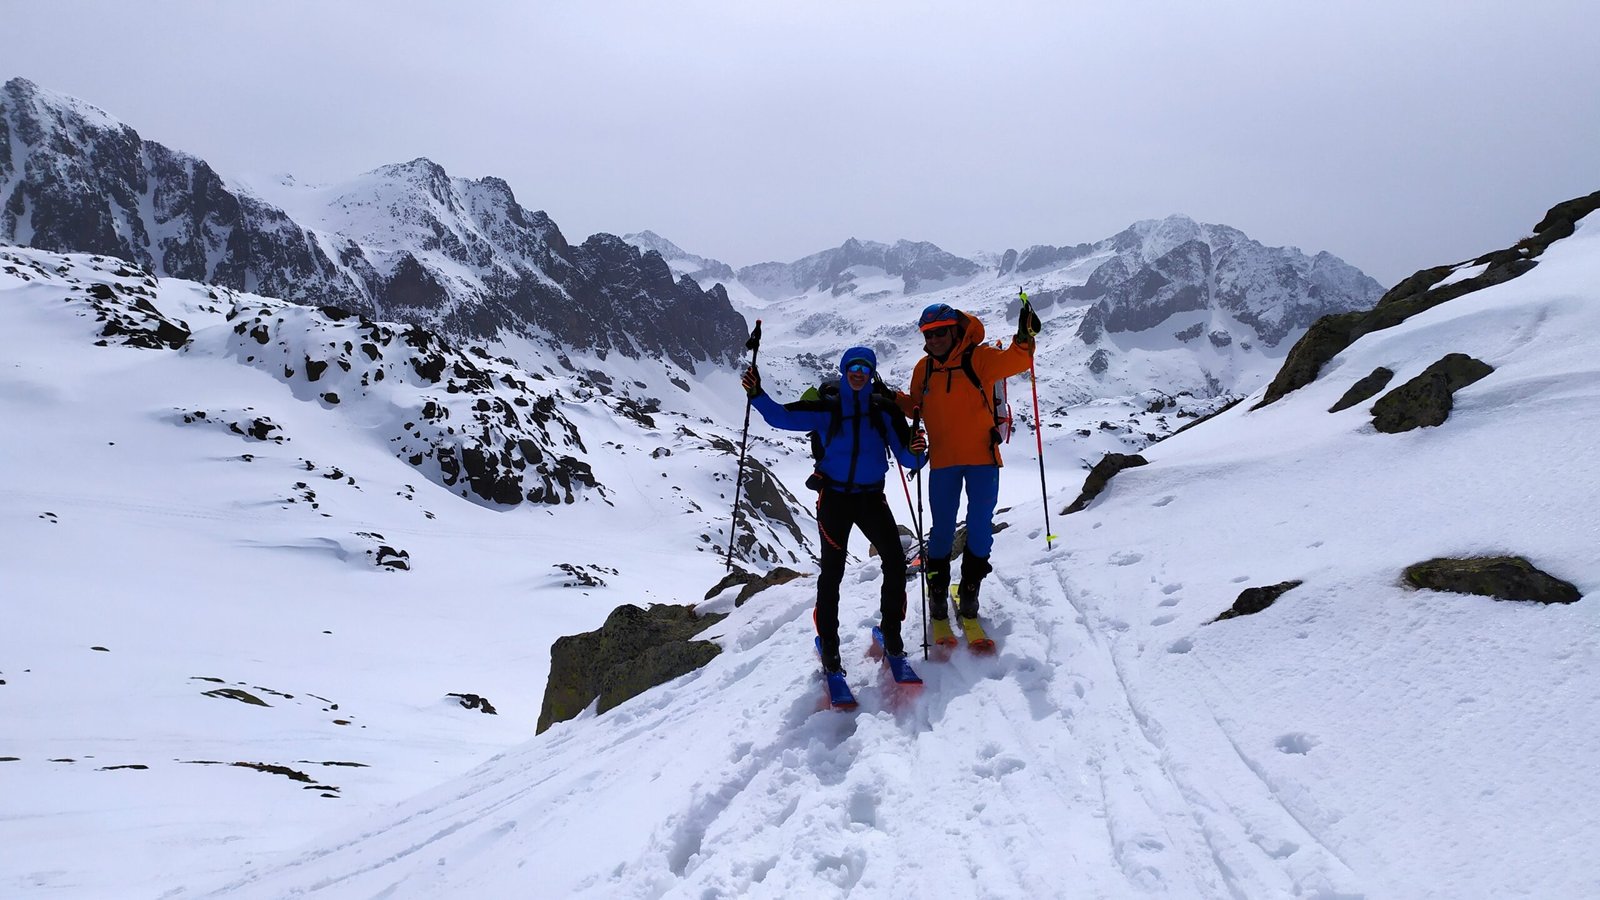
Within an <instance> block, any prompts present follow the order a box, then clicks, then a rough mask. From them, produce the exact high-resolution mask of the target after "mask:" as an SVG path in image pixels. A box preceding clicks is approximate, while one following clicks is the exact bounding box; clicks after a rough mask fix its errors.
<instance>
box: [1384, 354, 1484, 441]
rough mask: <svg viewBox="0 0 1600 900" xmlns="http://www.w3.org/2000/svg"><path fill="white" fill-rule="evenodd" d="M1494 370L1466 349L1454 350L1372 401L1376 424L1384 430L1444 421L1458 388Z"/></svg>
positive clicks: (1448, 416) (1419, 426) (1390, 430)
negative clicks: (1464, 350) (1462, 351)
mask: <svg viewBox="0 0 1600 900" xmlns="http://www.w3.org/2000/svg"><path fill="white" fill-rule="evenodd" d="M1493 371H1494V367H1493V366H1491V365H1489V364H1488V363H1486V362H1483V361H1482V360H1477V359H1473V358H1472V357H1470V356H1468V355H1466V354H1465V353H1451V354H1449V355H1447V356H1445V357H1444V358H1443V359H1441V360H1439V361H1438V362H1436V363H1434V364H1433V365H1431V366H1429V367H1428V368H1426V369H1424V370H1423V371H1422V374H1421V375H1418V376H1417V377H1415V378H1413V379H1411V380H1410V381H1408V382H1406V383H1405V384H1402V385H1400V386H1399V387H1397V388H1395V389H1394V390H1392V391H1390V392H1389V393H1387V394H1384V395H1383V396H1382V397H1381V398H1379V400H1378V402H1377V403H1374V404H1373V405H1372V427H1374V428H1376V429H1378V430H1379V431H1381V432H1383V433H1384V434H1398V433H1400V432H1402V431H1410V430H1411V429H1413V428H1426V427H1432V426H1436V425H1443V424H1444V422H1445V420H1446V419H1448V418H1450V410H1451V409H1452V408H1454V406H1455V399H1454V398H1455V392H1456V391H1459V390H1461V389H1462V388H1464V387H1466V386H1467V385H1469V384H1472V383H1473V382H1475V381H1478V380H1479V379H1481V378H1484V377H1486V376H1488V375H1489V373H1491V372H1493Z"/></svg>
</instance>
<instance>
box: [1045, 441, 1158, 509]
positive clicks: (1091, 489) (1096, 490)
mask: <svg viewBox="0 0 1600 900" xmlns="http://www.w3.org/2000/svg"><path fill="white" fill-rule="evenodd" d="M1148 462H1149V460H1146V459H1145V458H1144V457H1142V456H1140V455H1139V454H1137V453H1107V454H1106V455H1105V456H1102V457H1100V461H1099V462H1097V463H1095V464H1094V468H1093V469H1090V470H1089V477H1088V478H1085V479H1084V480H1083V492H1082V493H1081V494H1079V495H1078V499H1076V500H1074V501H1072V505H1071V506H1069V507H1067V508H1066V509H1064V510H1062V511H1061V514H1062V515H1067V514H1068V513H1075V512H1080V511H1082V510H1085V509H1088V508H1089V504H1090V503H1092V502H1093V501H1094V498H1096V497H1098V496H1100V492H1101V491H1103V490H1105V489H1106V485H1107V484H1110V483H1111V478H1112V476H1114V475H1116V474H1117V473H1118V472H1121V471H1122V470H1123V469H1130V468H1133V467H1134V466H1142V465H1145V464H1147V463H1148Z"/></svg>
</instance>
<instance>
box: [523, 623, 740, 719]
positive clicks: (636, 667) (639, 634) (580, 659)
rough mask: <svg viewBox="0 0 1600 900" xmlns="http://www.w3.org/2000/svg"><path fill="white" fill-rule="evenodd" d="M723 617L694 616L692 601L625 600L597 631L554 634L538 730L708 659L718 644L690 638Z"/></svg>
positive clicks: (608, 705) (616, 700)
mask: <svg viewBox="0 0 1600 900" xmlns="http://www.w3.org/2000/svg"><path fill="white" fill-rule="evenodd" d="M722 618H724V617H723V616H720V615H715V614H711V615H705V616H696V615H695V613H694V607H692V606H671V605H665V604H655V605H652V606H651V607H650V608H649V609H641V608H639V607H637V606H633V605H631V604H630V605H624V606H619V607H617V608H616V609H614V610H612V612H611V615H609V616H607V617H606V621H605V624H604V625H602V626H601V627H600V628H599V629H598V630H596V631H588V632H584V633H583V634H576V635H569V636H566V637H562V638H558V639H557V640H556V642H555V643H554V644H553V645H551V647H550V680H549V681H548V682H547V683H546V685H545V692H544V703H543V705H542V707H541V708H540V710H539V724H538V729H537V730H538V731H539V732H541V733H542V732H543V731H544V730H545V729H547V728H549V727H550V726H551V725H554V724H555V723H557V722H565V721H567V720H568V719H572V718H575V717H576V716H577V715H578V714H579V713H581V712H583V711H584V710H585V709H587V708H588V707H589V704H590V703H595V702H596V701H597V700H598V704H597V705H596V707H595V711H596V712H597V713H603V712H605V711H607V710H609V709H612V708H614V707H616V706H617V705H619V704H621V703H624V702H626V701H627V700H630V699H632V698H633V697H636V696H638V695H639V694H642V693H644V692H645V691H647V690H649V689H650V688H652V687H655V686H657V685H660V684H665V683H666V682H668V681H671V680H672V679H674V678H678V677H680V676H682V675H687V674H688V673H690V672H693V671H694V670H695V669H698V668H700V667H701V666H703V665H705V664H706V663H708V662H710V661H711V660H712V659H713V658H715V657H716V655H717V654H718V653H719V652H721V648H720V647H718V646H717V645H716V644H714V643H712V642H710V641H696V640H691V638H692V637H693V636H694V635H696V634H698V633H700V632H701V631H703V630H705V629H706V628H707V627H708V626H710V625H712V624H714V623H716V622H718V621H720V620H721V619H722Z"/></svg>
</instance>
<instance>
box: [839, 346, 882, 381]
mask: <svg viewBox="0 0 1600 900" xmlns="http://www.w3.org/2000/svg"><path fill="white" fill-rule="evenodd" d="M852 359H864V360H866V361H867V362H869V363H871V364H872V371H874V372H876V371H878V354H876V353H873V352H872V348H871V347H851V348H850V349H849V350H846V351H845V352H844V353H843V355H841V356H840V357H839V374H840V375H843V374H844V366H845V363H848V362H849V361H850V360H852Z"/></svg>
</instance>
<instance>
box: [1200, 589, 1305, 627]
mask: <svg viewBox="0 0 1600 900" xmlns="http://www.w3.org/2000/svg"><path fill="white" fill-rule="evenodd" d="M1304 583H1305V582H1303V581H1281V582H1279V583H1277V584H1269V585H1266V586H1265V587H1252V588H1245V589H1244V590H1242V591H1240V592H1239V597H1238V599H1236V600H1234V601H1233V606H1232V607H1230V608H1229V609H1228V610H1227V611H1226V612H1224V613H1223V614H1222V615H1220V616H1217V618H1216V619H1215V620H1214V621H1217V622H1221V621H1223V620H1225V619H1236V618H1238V617H1239V616H1251V615H1255V614H1256V613H1258V612H1261V611H1262V610H1264V609H1266V608H1267V607H1269V606H1271V605H1272V604H1274V603H1277V602H1278V598H1279V597H1282V596H1283V595H1284V594H1287V593H1288V592H1290V591H1292V590H1294V589H1295V588H1297V587H1299V586H1300V585H1302V584H1304Z"/></svg>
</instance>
